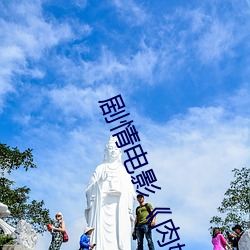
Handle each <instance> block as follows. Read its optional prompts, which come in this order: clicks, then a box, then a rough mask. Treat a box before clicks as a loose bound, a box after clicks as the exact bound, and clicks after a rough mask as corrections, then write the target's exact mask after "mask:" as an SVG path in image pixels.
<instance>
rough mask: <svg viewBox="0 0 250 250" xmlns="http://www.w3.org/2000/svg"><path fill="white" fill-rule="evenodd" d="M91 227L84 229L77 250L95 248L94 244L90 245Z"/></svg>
mask: <svg viewBox="0 0 250 250" xmlns="http://www.w3.org/2000/svg"><path fill="white" fill-rule="evenodd" d="M93 230H94V228H93V227H86V229H85V230H84V232H83V235H82V236H81V238H80V249H79V250H89V249H93V248H94V247H95V245H96V244H95V243H94V244H90V235H91V233H92V232H93Z"/></svg>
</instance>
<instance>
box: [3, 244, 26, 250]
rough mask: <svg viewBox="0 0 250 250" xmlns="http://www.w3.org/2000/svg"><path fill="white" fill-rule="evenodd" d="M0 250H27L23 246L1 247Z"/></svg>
mask: <svg viewBox="0 0 250 250" xmlns="http://www.w3.org/2000/svg"><path fill="white" fill-rule="evenodd" d="M0 250H26V249H25V247H23V246H21V245H9V246H3V247H0Z"/></svg>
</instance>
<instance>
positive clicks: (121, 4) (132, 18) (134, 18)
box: [113, 0, 148, 26]
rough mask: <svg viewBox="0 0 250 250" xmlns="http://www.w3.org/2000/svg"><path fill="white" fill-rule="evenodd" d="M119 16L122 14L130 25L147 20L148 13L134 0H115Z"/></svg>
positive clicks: (140, 23)
mask: <svg viewBox="0 0 250 250" xmlns="http://www.w3.org/2000/svg"><path fill="white" fill-rule="evenodd" d="M113 4H114V5H115V7H116V9H117V11H118V12H119V16H121V17H122V18H123V19H124V20H125V21H126V22H128V23H129V24H130V26H137V25H142V24H143V23H145V21H147V19H148V15H147V13H146V12H145V11H144V10H143V8H142V7H141V6H139V5H138V4H136V3H135V2H134V1H133V0H127V1H123V0H113Z"/></svg>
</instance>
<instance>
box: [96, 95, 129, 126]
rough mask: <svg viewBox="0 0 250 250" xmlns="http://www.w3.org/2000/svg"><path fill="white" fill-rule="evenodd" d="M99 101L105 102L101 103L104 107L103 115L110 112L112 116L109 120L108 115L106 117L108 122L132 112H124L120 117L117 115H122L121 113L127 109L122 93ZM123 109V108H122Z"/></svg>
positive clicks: (102, 107) (101, 106)
mask: <svg viewBox="0 0 250 250" xmlns="http://www.w3.org/2000/svg"><path fill="white" fill-rule="evenodd" d="M98 103H104V104H102V105H100V108H101V109H102V114H103V115H108V114H110V118H112V119H111V120H108V119H107V117H105V121H106V122H107V123H111V122H114V121H117V120H119V119H121V118H123V117H125V116H128V115H129V114H130V113H127V114H125V115H124V114H123V115H121V116H119V117H116V116H117V115H120V114H121V113H123V112H124V111H125V109H123V108H125V104H124V101H123V99H122V97H121V95H117V96H114V97H112V98H109V99H107V100H104V101H99V102H98ZM120 109H122V110H120Z"/></svg>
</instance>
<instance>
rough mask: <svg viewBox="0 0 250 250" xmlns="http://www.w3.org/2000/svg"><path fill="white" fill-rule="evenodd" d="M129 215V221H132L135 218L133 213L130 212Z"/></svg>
mask: <svg viewBox="0 0 250 250" xmlns="http://www.w3.org/2000/svg"><path fill="white" fill-rule="evenodd" d="M129 217H130V221H132V222H133V221H135V218H134V216H133V214H130V216H129Z"/></svg>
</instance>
